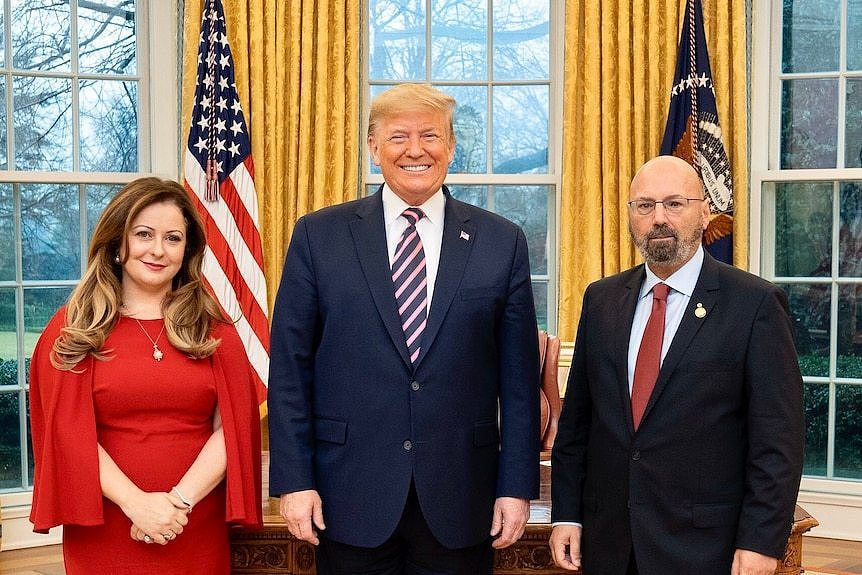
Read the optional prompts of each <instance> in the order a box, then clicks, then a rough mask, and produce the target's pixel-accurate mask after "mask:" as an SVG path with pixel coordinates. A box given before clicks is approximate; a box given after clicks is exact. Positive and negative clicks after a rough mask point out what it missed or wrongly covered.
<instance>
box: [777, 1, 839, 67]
mask: <svg viewBox="0 0 862 575" xmlns="http://www.w3.org/2000/svg"><path fill="white" fill-rule="evenodd" d="M840 18H841V3H840V0H784V29H783V34H782V39H783V45H782V48H783V51H782V52H783V53H782V57H781V69H782V71H783V72H827V71H834V70H838V50H839V41H840V32H841V20H840Z"/></svg>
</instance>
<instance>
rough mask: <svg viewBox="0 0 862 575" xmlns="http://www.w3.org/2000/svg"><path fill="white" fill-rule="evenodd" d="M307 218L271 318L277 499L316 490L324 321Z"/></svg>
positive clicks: (270, 397)
mask: <svg viewBox="0 0 862 575" xmlns="http://www.w3.org/2000/svg"><path fill="white" fill-rule="evenodd" d="M306 222H307V220H306V218H300V220H299V221H298V222H297V223H296V227H295V228H294V231H293V237H292V238H291V241H290V247H289V248H288V250H287V257H286V259H285V263H284V270H283V273H282V277H281V285H280V286H279V289H278V294H277V296H276V300H275V306H274V309H273V317H272V334H271V340H270V347H271V354H270V356H271V359H270V372H269V387H268V390H267V404H268V409H269V446H270V468H269V469H270V472H269V492H270V495H272V496H273V497H279V496H281V495H282V494H284V493H291V492H294V491H300V490H304V489H314V488H315V484H314V469H313V466H312V451H313V420H312V413H311V409H312V408H311V401H312V380H313V374H314V351H315V341H316V338H317V333H318V330H319V325H318V323H319V320H318V302H317V285H316V280H315V277H314V269H313V262H312V258H311V252H310V250H309V243H308V236H307V231H306V226H307V223H306Z"/></svg>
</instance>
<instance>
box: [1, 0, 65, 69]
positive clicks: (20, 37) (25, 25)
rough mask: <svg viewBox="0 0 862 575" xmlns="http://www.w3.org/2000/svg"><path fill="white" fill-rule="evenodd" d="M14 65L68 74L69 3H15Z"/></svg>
mask: <svg viewBox="0 0 862 575" xmlns="http://www.w3.org/2000/svg"><path fill="white" fill-rule="evenodd" d="M11 4H12V18H11V21H12V65H13V66H14V67H15V68H18V69H26V70H42V71H52V72H68V71H69V70H70V62H69V39H70V38H71V30H70V25H69V20H70V18H69V2H45V1H44V0H12V2H11Z"/></svg>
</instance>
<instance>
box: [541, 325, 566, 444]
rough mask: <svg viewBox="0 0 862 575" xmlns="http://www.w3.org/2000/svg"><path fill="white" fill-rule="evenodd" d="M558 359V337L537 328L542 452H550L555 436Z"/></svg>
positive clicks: (557, 400)
mask: <svg viewBox="0 0 862 575" xmlns="http://www.w3.org/2000/svg"><path fill="white" fill-rule="evenodd" d="M559 359H560V338H558V337H557V336H555V335H550V334H548V333H547V332H545V331H542V330H539V369H540V372H539V375H540V378H541V383H542V386H541V391H540V392H539V406H540V410H541V411H540V418H539V437H540V438H541V440H542V443H541V445H542V452H550V451H551V447H553V445H554V438H556V437H557V424H558V422H559V420H560V410H561V409H562V402H561V401H560V388H559V386H558V384H557V364H558V362H559Z"/></svg>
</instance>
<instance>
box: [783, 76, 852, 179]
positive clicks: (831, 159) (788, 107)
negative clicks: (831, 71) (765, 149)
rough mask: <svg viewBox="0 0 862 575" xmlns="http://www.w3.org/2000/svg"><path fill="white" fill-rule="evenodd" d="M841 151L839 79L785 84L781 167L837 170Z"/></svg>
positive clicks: (784, 82) (786, 82) (793, 81)
mask: <svg viewBox="0 0 862 575" xmlns="http://www.w3.org/2000/svg"><path fill="white" fill-rule="evenodd" d="M837 149H838V80H837V78H836V79H832V78H827V79H816V80H784V81H783V82H782V83H781V167H782V168H783V169H798V168H834V167H835V163H836V158H837Z"/></svg>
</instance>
